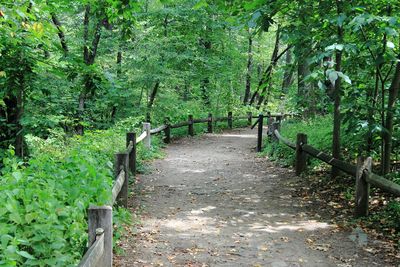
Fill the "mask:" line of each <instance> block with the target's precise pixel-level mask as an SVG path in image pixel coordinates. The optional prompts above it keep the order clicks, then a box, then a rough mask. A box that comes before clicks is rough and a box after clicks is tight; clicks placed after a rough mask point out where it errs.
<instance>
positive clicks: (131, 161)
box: [126, 132, 136, 176]
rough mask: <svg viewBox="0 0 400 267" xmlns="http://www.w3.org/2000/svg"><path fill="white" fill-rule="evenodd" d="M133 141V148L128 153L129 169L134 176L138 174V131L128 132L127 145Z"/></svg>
mask: <svg viewBox="0 0 400 267" xmlns="http://www.w3.org/2000/svg"><path fill="white" fill-rule="evenodd" d="M130 142H132V150H131V152H130V153H129V155H128V160H129V171H130V172H131V173H132V175H133V176H135V174H136V133H134V132H130V133H127V134H126V147H128V146H129V143H130Z"/></svg>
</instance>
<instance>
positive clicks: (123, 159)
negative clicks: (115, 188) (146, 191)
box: [114, 152, 129, 208]
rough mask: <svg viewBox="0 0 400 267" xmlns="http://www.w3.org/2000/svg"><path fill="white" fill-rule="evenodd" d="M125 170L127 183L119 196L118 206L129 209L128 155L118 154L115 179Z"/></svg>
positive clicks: (116, 156) (125, 182)
mask: <svg viewBox="0 0 400 267" xmlns="http://www.w3.org/2000/svg"><path fill="white" fill-rule="evenodd" d="M121 170H123V171H124V172H125V181H124V183H123V185H122V187H121V191H120V192H119V194H118V196H117V204H118V205H120V206H124V207H125V208H127V207H128V189H129V188H128V179H129V178H128V177H129V176H128V153H126V152H123V153H116V154H115V164H114V176H115V179H116V178H117V177H118V175H119V173H120V172H121Z"/></svg>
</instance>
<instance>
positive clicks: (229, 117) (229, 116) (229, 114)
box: [228, 111, 233, 129]
mask: <svg viewBox="0 0 400 267" xmlns="http://www.w3.org/2000/svg"><path fill="white" fill-rule="evenodd" d="M228 127H229V129H232V127H233V121H232V111H229V112H228Z"/></svg>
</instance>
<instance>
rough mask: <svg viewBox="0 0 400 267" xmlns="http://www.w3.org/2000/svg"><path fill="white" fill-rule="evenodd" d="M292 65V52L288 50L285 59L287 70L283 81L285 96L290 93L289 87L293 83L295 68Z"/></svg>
mask: <svg viewBox="0 0 400 267" xmlns="http://www.w3.org/2000/svg"><path fill="white" fill-rule="evenodd" d="M290 64H292V52H291V51H290V50H288V51H286V58H285V65H286V69H285V73H284V74H283V81H282V93H283V94H285V95H287V94H288V93H289V87H290V86H291V85H292V83H293V67H292V66H290ZM288 66H289V68H288Z"/></svg>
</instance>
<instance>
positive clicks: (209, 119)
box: [207, 113, 213, 133]
mask: <svg viewBox="0 0 400 267" xmlns="http://www.w3.org/2000/svg"><path fill="white" fill-rule="evenodd" d="M212 124H213V117H212V114H211V113H208V121H207V131H208V133H212V132H213V125H212Z"/></svg>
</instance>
